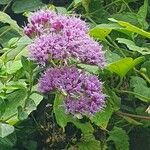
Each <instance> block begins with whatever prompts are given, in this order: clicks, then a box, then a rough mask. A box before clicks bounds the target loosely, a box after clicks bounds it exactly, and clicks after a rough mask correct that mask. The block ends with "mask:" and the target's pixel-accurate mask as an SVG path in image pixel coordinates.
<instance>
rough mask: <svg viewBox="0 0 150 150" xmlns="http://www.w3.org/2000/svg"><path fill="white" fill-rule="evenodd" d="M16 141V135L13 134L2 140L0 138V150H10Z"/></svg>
mask: <svg viewBox="0 0 150 150" xmlns="http://www.w3.org/2000/svg"><path fill="white" fill-rule="evenodd" d="M16 141H17V138H16V134H15V132H13V133H12V134H10V135H8V136H6V137H4V138H0V148H1V149H2V150H10V149H11V148H12V147H13V146H14V145H15V144H16Z"/></svg>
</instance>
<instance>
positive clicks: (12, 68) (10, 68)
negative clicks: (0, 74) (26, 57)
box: [6, 60, 22, 74]
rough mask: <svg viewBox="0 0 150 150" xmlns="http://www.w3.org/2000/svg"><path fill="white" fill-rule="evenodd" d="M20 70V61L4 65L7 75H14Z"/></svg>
mask: <svg viewBox="0 0 150 150" xmlns="http://www.w3.org/2000/svg"><path fill="white" fill-rule="evenodd" d="M21 68H22V63H21V60H17V61H13V62H11V61H9V62H8V63H7V64H6V72H7V73H8V74H14V73H16V72H17V71H18V70H19V69H21Z"/></svg>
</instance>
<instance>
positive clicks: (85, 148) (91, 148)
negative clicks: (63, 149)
mask: <svg viewBox="0 0 150 150" xmlns="http://www.w3.org/2000/svg"><path fill="white" fill-rule="evenodd" d="M77 146H78V148H79V150H101V147H100V142H99V141H97V140H95V139H91V140H89V141H86V140H85V141H82V142H80V143H77Z"/></svg>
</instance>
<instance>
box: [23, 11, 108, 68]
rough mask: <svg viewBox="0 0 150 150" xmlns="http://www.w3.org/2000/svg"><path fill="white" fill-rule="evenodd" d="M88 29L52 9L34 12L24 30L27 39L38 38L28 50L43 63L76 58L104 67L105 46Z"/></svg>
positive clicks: (70, 17) (81, 22) (71, 17)
mask: <svg viewBox="0 0 150 150" xmlns="http://www.w3.org/2000/svg"><path fill="white" fill-rule="evenodd" d="M88 29H89V28H88V26H87V24H86V22H85V21H82V20H81V19H80V18H77V17H75V16H66V15H60V14H56V13H54V12H53V11H49V10H45V11H44V10H41V11H38V12H35V13H33V14H32V15H31V16H30V17H29V23H28V24H27V26H26V27H25V28H24V30H25V33H26V34H27V35H28V36H33V35H36V38H35V40H34V41H33V43H32V44H31V45H30V46H29V51H30V54H31V58H33V59H34V60H36V61H37V62H39V63H40V64H46V63H47V62H49V61H50V60H53V61H54V60H57V61H58V60H59V61H61V62H62V61H65V62H68V60H70V58H74V59H76V60H77V61H79V62H82V63H87V64H93V65H98V66H99V67H103V66H104V64H105V59H104V54H103V51H102V46H101V45H100V44H99V43H98V42H96V41H94V40H93V39H92V38H91V37H90V36H89V35H88V34H87V32H88Z"/></svg>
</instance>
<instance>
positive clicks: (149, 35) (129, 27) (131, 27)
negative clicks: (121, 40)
mask: <svg viewBox="0 0 150 150" xmlns="http://www.w3.org/2000/svg"><path fill="white" fill-rule="evenodd" d="M109 20H110V21H113V22H116V23H118V24H119V25H120V26H122V27H124V29H126V30H127V31H130V32H133V33H137V34H139V35H142V36H144V37H147V38H150V32H146V31H144V30H143V29H140V28H138V27H136V26H134V25H132V24H130V23H128V22H125V21H118V20H115V19H112V18H109Z"/></svg>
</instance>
